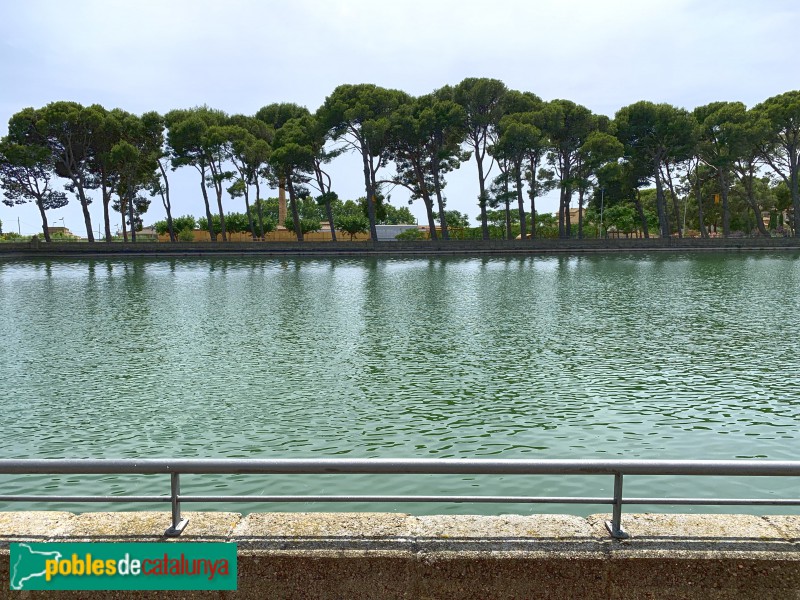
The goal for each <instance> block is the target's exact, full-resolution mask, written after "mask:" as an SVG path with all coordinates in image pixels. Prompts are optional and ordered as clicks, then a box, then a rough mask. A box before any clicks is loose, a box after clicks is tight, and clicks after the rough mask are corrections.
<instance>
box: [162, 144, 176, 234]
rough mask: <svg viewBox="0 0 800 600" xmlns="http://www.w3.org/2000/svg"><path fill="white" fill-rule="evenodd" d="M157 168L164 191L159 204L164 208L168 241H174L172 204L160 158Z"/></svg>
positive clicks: (167, 180) (165, 172)
mask: <svg viewBox="0 0 800 600" xmlns="http://www.w3.org/2000/svg"><path fill="white" fill-rule="evenodd" d="M158 168H159V169H160V170H161V176H162V177H163V178H164V191H163V192H162V194H161V204H163V205H164V210H165V211H166V213H167V229H168V230H169V241H170V242H173V243H175V242H176V241H177V237H176V236H175V225H174V223H173V222H172V204H171V202H170V200H169V179H168V178H167V171H166V170H165V169H164V165H162V164H161V160H159V161H158Z"/></svg>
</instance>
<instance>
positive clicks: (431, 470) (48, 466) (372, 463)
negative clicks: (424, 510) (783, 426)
mask: <svg viewBox="0 0 800 600" xmlns="http://www.w3.org/2000/svg"><path fill="white" fill-rule="evenodd" d="M127 473H131V474H141V475H146V474H155V473H182V474H184V473H185V474H211V473H215V474H231V475H238V474H245V473H249V474H265V475H275V474H327V473H331V474H333V473H349V474H357V473H372V474H389V473H395V474H414V475H423V474H439V475H444V474H452V475H479V474H482V475H512V474H517V475H547V474H552V475H613V474H616V473H620V474H623V475H724V476H735V475H741V476H798V475H800V461H762V460H594V459H590V460H570V459H551V460H529V459H452V458H451V459H447V458H444V459H436V458H364V459H345V458H296V459H291V458H274V459H232V458H220V459H199V458H183V459H163V458H151V459H0V474H84V475H91V474H127Z"/></svg>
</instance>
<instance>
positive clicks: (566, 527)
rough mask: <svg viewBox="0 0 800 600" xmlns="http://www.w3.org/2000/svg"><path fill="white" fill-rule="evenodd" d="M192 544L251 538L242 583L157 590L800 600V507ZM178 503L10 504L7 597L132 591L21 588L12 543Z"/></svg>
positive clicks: (336, 523) (199, 518)
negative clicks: (614, 530)
mask: <svg viewBox="0 0 800 600" xmlns="http://www.w3.org/2000/svg"><path fill="white" fill-rule="evenodd" d="M185 516H187V517H188V518H189V525H188V527H187V529H186V531H185V532H184V535H183V536H182V537H181V538H179V540H178V541H181V540H182V541H231V542H236V543H237V544H238V546H239V559H238V560H239V589H238V591H236V592H205V593H188V592H182V593H178V592H175V593H169V592H155V593H141V594H137V597H143V598H162V599H167V598H324V599H333V598H337V599H338V598H341V599H348V600H349V599H361V598H364V599H366V598H375V599H384V598H387V599H391V598H425V599H433V598H465V599H467V598H475V599H478V598H480V599H488V598H491V599H502V598H576V599H586V600H593V599H596V598H611V599H637V600H638V599H642V598H688V599H692V598H702V599H703V600H715V599H719V598H737V599H738V598H744V599H750V598H752V599H756V598H758V599H759V600H761V599H771V598H774V599H780V600H791V599H800V516H769V517H757V516H751V515H669V514H658V515H651V514H643V515H625V516H624V517H623V525H624V527H625V528H626V529H627V530H628V532H629V533H631V535H632V537H631V539H630V540H625V541H614V540H612V539H611V538H610V537H609V535H608V533H607V532H606V530H605V526H604V521H605V520H606V519H607V518H608V515H593V516H591V517H588V518H586V519H584V518H581V517H575V516H570V515H528V516H522V515H503V516H469V515H436V516H411V515H405V514H388V513H386V514H384V513H254V514H250V515H247V516H244V517H243V516H241V515H239V514H237V513H222V512H220V513H186V514H185ZM169 521H170V516H169V514H168V513H165V512H129V513H83V514H72V513H67V512H35V513H34V512H16V513H12V512H5V513H0V577H2V579H3V581H2V583H0V589H2V590H3V591H2V592H0V597H9V598H22V597H25V598H49V597H59V598H61V597H63V598H88V597H91V598H122V597H125V596H124V594H122V593H120V592H116V593H115V592H108V593H94V594H88V593H86V592H81V593H69V592H64V593H60V594H53V593H49V594H44V593H34V592H14V593H11V592H7V591H5V588H6V587H7V582H8V568H9V565H8V558H9V555H8V544H9V543H12V542H19V541H26V540H27V541H98V542H100V541H102V542H108V541H142V542H144V541H174V539H173V538H164V537H163V533H164V530H165V529H166V528H167V526H168V525H169Z"/></svg>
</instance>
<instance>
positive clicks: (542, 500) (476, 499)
mask: <svg viewBox="0 0 800 600" xmlns="http://www.w3.org/2000/svg"><path fill="white" fill-rule="evenodd" d="M180 499H181V502H241V501H244V502H445V503H461V502H469V503H476V504H477V503H481V502H485V503H494V504H497V503H500V504H611V503H613V500H612V499H610V498H576V497H574V496H569V497H564V498H561V497H548V496H541V497H536V496H181V497H180Z"/></svg>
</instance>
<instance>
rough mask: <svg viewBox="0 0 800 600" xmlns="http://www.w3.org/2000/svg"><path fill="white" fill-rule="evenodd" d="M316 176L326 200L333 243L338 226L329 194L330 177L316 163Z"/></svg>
mask: <svg viewBox="0 0 800 600" xmlns="http://www.w3.org/2000/svg"><path fill="white" fill-rule="evenodd" d="M314 174H315V176H316V178H317V185H318V186H319V193H320V194H322V197H323V198H325V216H326V217H327V218H328V226H329V227H330V230H331V241H332V242H335V241H336V225H335V224H334V222H333V207H332V206H331V199H330V196H329V195H328V193H329V192H330V191H331V186H330V177H328V175H327V173H325V172H324V171H323V170H322V166H321V164H320V163H319V162H315V163H314ZM325 177H328V185H325Z"/></svg>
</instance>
